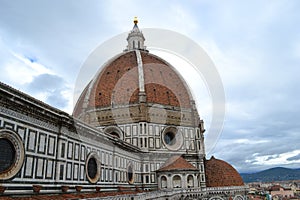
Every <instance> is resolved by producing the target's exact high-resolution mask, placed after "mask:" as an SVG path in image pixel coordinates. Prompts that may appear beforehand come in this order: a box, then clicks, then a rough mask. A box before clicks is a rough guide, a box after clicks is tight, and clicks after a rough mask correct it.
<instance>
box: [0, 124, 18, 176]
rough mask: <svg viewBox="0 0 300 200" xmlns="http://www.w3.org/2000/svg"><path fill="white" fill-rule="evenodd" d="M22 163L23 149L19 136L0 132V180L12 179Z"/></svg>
mask: <svg viewBox="0 0 300 200" xmlns="http://www.w3.org/2000/svg"><path fill="white" fill-rule="evenodd" d="M23 161H24V147H23V142H22V140H21V138H20V136H19V135H18V134H16V133H14V132H13V131H9V130H2V131H0V180H7V179H10V178H13V177H14V176H15V175H16V174H17V173H18V172H19V171H20V169H21V167H22V165H23Z"/></svg>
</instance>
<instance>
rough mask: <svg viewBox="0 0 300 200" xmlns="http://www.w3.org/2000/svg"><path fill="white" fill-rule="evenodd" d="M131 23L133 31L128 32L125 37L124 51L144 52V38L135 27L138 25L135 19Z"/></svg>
mask: <svg viewBox="0 0 300 200" xmlns="http://www.w3.org/2000/svg"><path fill="white" fill-rule="evenodd" d="M133 23H134V26H133V29H132V30H131V31H130V33H129V34H128V37H127V42H128V45H127V49H126V50H127V51H131V50H146V47H145V46H144V41H145V38H144V35H143V33H142V32H141V31H140V29H139V27H138V25H137V24H138V19H137V17H135V18H134V20H133Z"/></svg>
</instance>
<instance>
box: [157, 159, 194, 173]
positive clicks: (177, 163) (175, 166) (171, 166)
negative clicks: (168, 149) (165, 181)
mask: <svg viewBox="0 0 300 200" xmlns="http://www.w3.org/2000/svg"><path fill="white" fill-rule="evenodd" d="M174 170H197V168H196V167H194V166H193V165H192V164H191V163H189V162H188V161H186V160H185V159H184V158H182V157H181V156H173V157H171V158H169V159H168V160H167V161H166V162H165V164H163V166H162V167H161V168H160V169H158V170H157V171H174Z"/></svg>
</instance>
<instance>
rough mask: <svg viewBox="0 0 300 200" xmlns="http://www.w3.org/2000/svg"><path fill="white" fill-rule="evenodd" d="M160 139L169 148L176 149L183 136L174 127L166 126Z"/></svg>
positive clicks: (180, 143)
mask: <svg viewBox="0 0 300 200" xmlns="http://www.w3.org/2000/svg"><path fill="white" fill-rule="evenodd" d="M162 141H163V143H164V145H165V146H166V147H167V148H168V149H169V150H178V149H180V148H181V146H182V144H183V136H182V133H181V132H180V131H179V130H178V129H177V128H176V127H174V126H168V127H166V128H165V129H164V130H163V132H162Z"/></svg>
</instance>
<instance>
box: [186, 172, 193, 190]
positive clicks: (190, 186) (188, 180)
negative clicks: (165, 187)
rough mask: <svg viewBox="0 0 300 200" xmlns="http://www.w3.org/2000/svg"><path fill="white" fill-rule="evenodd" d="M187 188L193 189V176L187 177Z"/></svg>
mask: <svg viewBox="0 0 300 200" xmlns="http://www.w3.org/2000/svg"><path fill="white" fill-rule="evenodd" d="M187 186H188V188H192V187H194V177H193V175H188V177H187Z"/></svg>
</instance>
